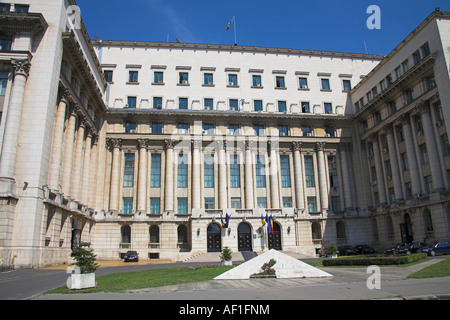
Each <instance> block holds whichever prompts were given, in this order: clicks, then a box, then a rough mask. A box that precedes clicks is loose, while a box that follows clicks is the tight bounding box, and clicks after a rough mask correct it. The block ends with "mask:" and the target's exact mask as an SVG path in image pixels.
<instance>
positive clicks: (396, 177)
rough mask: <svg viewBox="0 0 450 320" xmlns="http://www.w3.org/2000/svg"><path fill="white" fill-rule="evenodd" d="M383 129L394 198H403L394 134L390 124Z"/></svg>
mask: <svg viewBox="0 0 450 320" xmlns="http://www.w3.org/2000/svg"><path fill="white" fill-rule="evenodd" d="M384 131H385V132H386V139H387V143H388V148H389V156H390V159H391V170H392V180H393V183H394V194H395V200H396V201H397V200H403V189H402V180H401V176H400V169H399V163H398V157H397V150H396V147H395V141H394V134H393V128H392V124H389V125H387V126H386V127H384Z"/></svg>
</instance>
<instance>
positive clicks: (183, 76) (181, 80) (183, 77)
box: [178, 72, 189, 84]
mask: <svg viewBox="0 0 450 320" xmlns="http://www.w3.org/2000/svg"><path fill="white" fill-rule="evenodd" d="M178 84H189V73H187V72H180V73H179V75H178Z"/></svg>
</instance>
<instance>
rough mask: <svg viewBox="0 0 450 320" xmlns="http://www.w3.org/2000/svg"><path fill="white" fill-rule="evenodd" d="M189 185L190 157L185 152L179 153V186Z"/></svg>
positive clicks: (185, 186)
mask: <svg viewBox="0 0 450 320" xmlns="http://www.w3.org/2000/svg"><path fill="white" fill-rule="evenodd" d="M187 187H188V158H187V155H185V154H180V155H178V188H187Z"/></svg>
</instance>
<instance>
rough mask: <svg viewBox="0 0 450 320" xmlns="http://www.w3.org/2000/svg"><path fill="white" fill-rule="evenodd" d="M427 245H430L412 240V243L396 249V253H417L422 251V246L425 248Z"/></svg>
mask: <svg viewBox="0 0 450 320" xmlns="http://www.w3.org/2000/svg"><path fill="white" fill-rule="evenodd" d="M429 246H430V245H429V244H428V243H424V242H414V243H410V244H409V245H407V246H404V247H403V248H400V249H398V253H401V254H405V253H406V254H411V253H418V252H422V249H423V248H426V247H429Z"/></svg>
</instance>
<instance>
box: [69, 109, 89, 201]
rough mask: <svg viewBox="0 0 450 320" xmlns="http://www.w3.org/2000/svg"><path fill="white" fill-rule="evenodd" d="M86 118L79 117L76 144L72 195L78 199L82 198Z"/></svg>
mask: <svg viewBox="0 0 450 320" xmlns="http://www.w3.org/2000/svg"><path fill="white" fill-rule="evenodd" d="M86 124H87V122H86V119H85V118H84V117H80V118H79V127H78V131H77V143H76V145H75V163H74V165H73V173H72V189H71V191H70V196H71V197H72V198H73V199H76V200H78V201H80V200H81V198H80V196H81V174H82V172H81V171H82V168H83V145H84V144H85V142H84V133H85V130H86Z"/></svg>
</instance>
